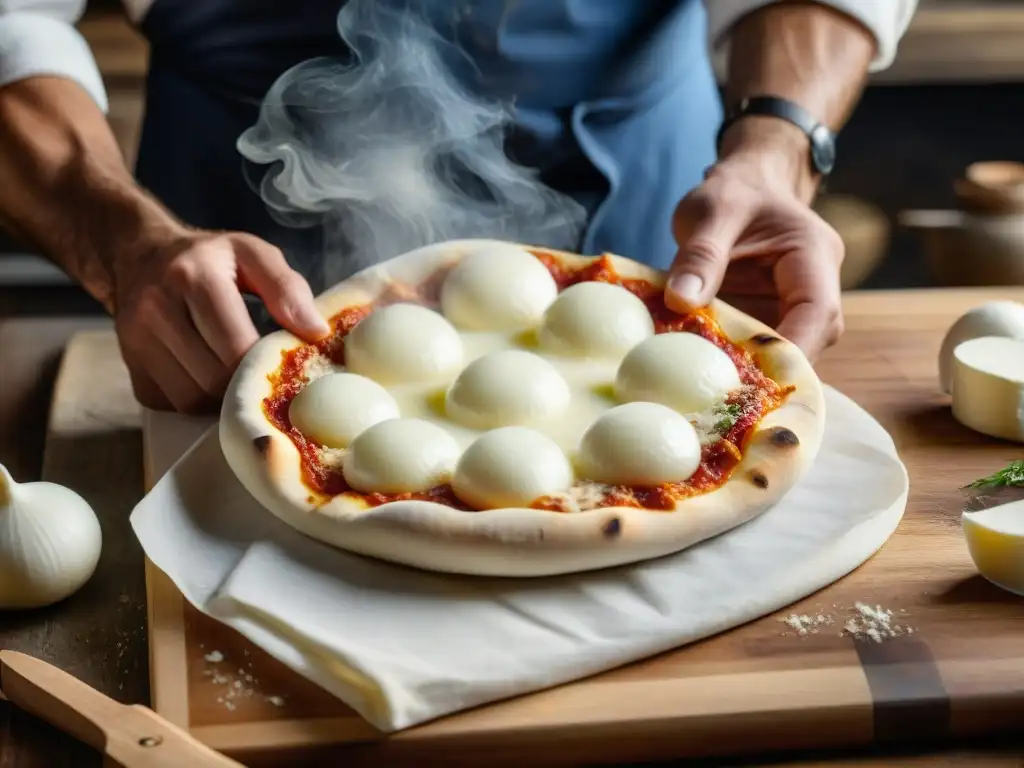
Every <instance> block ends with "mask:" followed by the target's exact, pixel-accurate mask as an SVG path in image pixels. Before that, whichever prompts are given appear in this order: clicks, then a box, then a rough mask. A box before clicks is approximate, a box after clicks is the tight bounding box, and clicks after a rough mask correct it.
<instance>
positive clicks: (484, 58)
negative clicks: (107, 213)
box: [136, 0, 721, 292]
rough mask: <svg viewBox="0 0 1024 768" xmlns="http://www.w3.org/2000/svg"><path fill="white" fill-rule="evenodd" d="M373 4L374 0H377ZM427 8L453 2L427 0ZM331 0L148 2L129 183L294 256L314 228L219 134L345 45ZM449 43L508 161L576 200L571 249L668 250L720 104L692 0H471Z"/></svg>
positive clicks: (210, 224)
mask: <svg viewBox="0 0 1024 768" xmlns="http://www.w3.org/2000/svg"><path fill="white" fill-rule="evenodd" d="M381 1H382V2H386V0H381ZM433 1H434V2H437V3H440V5H439V6H436V7H440V8H450V9H455V8H460V9H462V10H465V7H466V3H459V2H452V1H451V0H433ZM342 4H343V0H298V1H297V2H283V1H282V0H244V2H243V0H202V2H196V1H195V0H156V2H155V3H154V5H153V6H152V8H151V9H150V11H149V12H148V14H147V16H146V18H145V19H144V21H143V23H142V31H143V33H144V34H145V35H146V36H147V37H148V39H149V41H150V43H151V59H150V72H149V78H148V88H147V103H146V116H145V121H144V124H143V130H142V138H141V144H140V147H139V155H138V161H137V166H136V174H137V176H138V178H139V180H140V182H141V183H142V184H143V185H145V186H146V187H147V188H149V189H150V190H152V192H153V193H154V194H156V195H157V196H158V197H159V198H160V199H161V200H162V201H163V202H164V203H165V204H166V205H167V206H168V207H169V208H170V209H171V210H172V211H174V212H175V213H176V214H177V215H178V216H180V217H181V218H182V219H183V220H185V221H186V222H188V223H190V224H192V225H194V226H198V227H205V228H210V229H219V230H243V231H247V232H252V233H254V234H256V235H258V236H260V237H262V238H264V239H266V240H267V241H269V242H272V243H274V244H275V245H278V246H279V247H280V248H281V249H282V250H283V251H284V253H285V255H286V256H287V257H288V259H289V261H290V262H291V263H292V264H294V265H295V266H296V267H297V268H299V269H300V271H303V272H304V273H305V275H306V277H307V279H309V280H310V282H311V284H312V286H313V288H314V290H315V291H317V292H319V291H320V290H322V289H323V288H324V287H325V286H324V285H323V276H322V274H318V273H315V271H314V269H315V268H314V267H311V266H310V265H308V264H306V263H305V261H304V260H303V259H301V258H300V254H302V253H309V252H311V251H312V252H317V253H319V252H320V250H321V242H320V239H321V237H322V235H321V233H320V232H319V231H318V230H317V229H315V228H306V229H297V228H290V227H286V226H283V225H281V224H278V223H276V222H275V221H274V220H273V219H272V218H271V216H270V215H269V214H268V212H267V211H266V208H265V206H264V204H263V201H262V200H261V198H260V197H259V195H258V194H257V193H256V192H254V191H253V189H252V187H251V185H250V183H249V182H248V181H247V178H246V173H245V172H244V169H243V159H242V157H241V156H240V155H239V153H238V151H237V149H236V146H235V142H236V140H237V139H238V136H239V135H240V134H241V133H242V132H243V131H245V129H246V128H248V127H250V126H251V125H253V124H254V123H255V122H256V121H257V117H258V111H259V105H260V102H261V100H262V98H263V96H264V94H265V93H266V92H267V90H268V89H269V88H270V86H271V84H272V83H273V82H274V80H276V79H277V78H278V77H279V76H280V75H281V74H282V73H283V72H284V71H286V70H287V69H288V68H290V67H292V66H293V65H295V64H298V63H300V62H302V61H305V60H307V59H309V58H312V57H317V56H336V57H345V56H346V55H347V53H348V51H347V50H346V49H345V46H344V44H343V43H342V41H341V39H340V37H339V35H338V33H337V28H336V18H337V14H338V11H339V9H340V7H341V5H342ZM469 5H470V6H471V7H472V8H471V10H472V12H471V13H460V14H459V20H458V21H457V25H461V27H459V26H457V27H456V30H457V32H456V33H457V39H458V41H459V42H460V44H461V45H462V46H463V47H464V48H465V50H466V53H467V54H468V55H469V56H470V57H471V58H472V60H473V63H474V65H475V66H476V67H477V68H478V69H479V71H480V72H481V73H482V74H483V75H484V79H485V80H486V81H487V82H489V83H491V84H492V85H491V87H493V88H494V90H495V91H497V92H496V93H489V94H487V95H490V96H498V97H501V98H514V99H515V105H516V111H515V125H514V129H513V131H512V133H511V135H510V137H509V140H508V141H509V146H510V147H512V148H514V153H515V157H516V159H517V160H518V161H519V162H521V163H523V164H526V165H531V166H534V167H536V168H538V169H539V170H540V173H541V178H542V179H543V180H544V181H545V182H546V183H547V184H548V185H549V186H551V187H553V188H555V189H557V190H559V191H562V192H565V193H567V194H569V195H571V196H572V197H573V198H575V199H576V200H578V201H579V202H580V203H581V204H582V205H583V206H584V207H585V209H586V211H587V215H588V219H587V226H586V229H585V231H584V234H583V236H582V240H581V242H580V243H579V244H578V250H580V251H581V252H583V253H599V252H602V251H613V252H616V253H620V254H623V255H626V256H629V257H631V258H634V259H637V260H638V261H642V262H645V263H648V264H651V265H653V266H656V267H666V266H667V265H668V264H669V263H670V262H671V260H672V257H673V256H674V254H675V243H674V241H673V239H672V233H671V215H672V211H673V209H674V208H675V206H676V204H677V203H678V202H679V200H680V198H682V197H683V196H684V195H685V194H686V193H687V192H688V191H689V190H690V189H691V188H692V187H694V186H695V185H696V184H698V183H699V182H700V180H701V178H702V174H703V172H704V169H705V168H707V166H709V165H710V164H711V163H712V162H713V161H714V158H715V148H714V136H715V131H716V129H717V127H718V124H719V122H720V120H721V105H720V101H719V94H718V90H717V88H716V85H715V80H714V76H713V73H712V70H711V66H710V63H709V59H708V55H707V47H706V23H707V22H706V17H705V13H704V7H703V3H702V1H701V0H473V1H472V2H470V3H469ZM311 272H312V273H311Z"/></svg>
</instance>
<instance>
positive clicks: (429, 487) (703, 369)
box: [220, 240, 824, 576]
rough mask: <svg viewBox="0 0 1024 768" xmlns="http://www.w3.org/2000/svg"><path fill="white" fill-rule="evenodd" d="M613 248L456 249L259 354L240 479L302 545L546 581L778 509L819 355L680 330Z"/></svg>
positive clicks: (802, 455)
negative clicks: (307, 336) (317, 332)
mask: <svg viewBox="0 0 1024 768" xmlns="http://www.w3.org/2000/svg"><path fill="white" fill-rule="evenodd" d="M664 286H665V275H664V274H663V273H661V272H659V271H657V270H653V269H651V268H648V267H645V266H643V265H641V264H638V263H637V262H634V261H631V260H629V259H625V258H622V257H619V256H614V255H611V254H605V255H603V256H599V257H583V256H578V255H575V254H569V253H565V252H561V251H552V250H549V249H542V248H534V247H529V246H525V245H519V244H515V243H504V242H497V241H490V240H468V241H452V242H446V243H439V244H437V245H434V246H430V247H428V248H423V249H419V250H416V251H413V252H410V253H408V254H405V255H403V256H399V257H397V258H395V259H391V260H389V261H386V262H384V263H382V264H379V265H377V266H375V267H373V268H370V269H368V270H364V271H363V272H360V273H359V274H357V275H354V276H353V277H351V278H349V279H348V280H346V281H344V282H343V283H341V284H339V285H338V286H336V287H335V288H334V289H332V290H331V291H329V292H328V293H326V294H324V295H323V296H321V297H319V298H318V299H317V305H318V307H319V309H320V311H321V312H322V313H323V315H324V316H325V317H326V318H327V319H328V320H329V322H330V325H331V327H332V333H331V335H330V336H329V337H328V338H327V339H325V340H324V341H322V342H320V343H317V344H304V343H302V342H301V341H300V340H299V339H297V338H295V337H294V336H292V335H291V334H288V333H286V332H283V331H282V332H278V333H275V334H272V335H270V336H268V337H266V338H264V339H262V340H260V342H258V343H257V344H256V345H255V346H254V347H253V348H252V350H250V352H249V353H248V354H247V355H246V357H245V359H244V360H243V362H242V364H241V366H240V367H239V369H238V371H237V372H236V373H235V376H234V377H233V379H232V381H231V385H230V386H229V388H228V393H227V395H226V396H225V400H224V405H223V408H222V411H221V420H220V436H221V445H222V447H223V450H224V455H225V457H226V458H227V461H228V464H229V466H230V467H231V468H232V470H233V471H234V473H235V474H236V475H237V477H238V478H239V479H240V481H241V482H242V484H243V485H244V486H245V487H246V488H247V489H248V490H249V492H250V493H251V494H252V495H253V497H254V498H255V499H256V500H258V501H259V502H260V503H261V504H262V505H263V506H265V507H266V508H267V509H269V510H270V511H271V512H272V513H273V514H275V515H277V516H278V517H279V518H281V519H282V520H284V521H285V522H286V523H288V524H289V525H292V526H293V527H295V528H297V529H298V530H300V531H302V532H304V533H305V534H307V535H309V536H312V537H314V538H317V539H319V540H321V541H324V542H327V543H329V544H332V545H334V546H337V547H340V548H343V549H347V550H349V551H352V552H357V553H361V554H364V555H369V556H373V557H378V558H382V559H386V560H392V561H395V562H399V563H404V564H407V565H412V566H416V567H420V568H426V569H432V570H439V571H449V572H459V573H469V574H487V575H500V576H540V575H547V574H556V573H567V572H573V571H581V570H588V569H593V568H601V567H606V566H612V565H619V564H623V563H629V562H635V561H638V560H643V559H648V558H652V557H658V556H661V555H665V554H668V553H671V552H677V551H679V550H681V549H685V548H686V547H689V546H692V545H693V544H696V543H697V542H699V541H702V540H704V539H706V538H708V537H710V536H716V535H719V534H723V533H725V532H727V531H729V530H730V529H731V528H734V527H736V526H737V525H740V524H741V523H743V522H745V521H747V520H749V519H751V518H752V517H755V516H756V515H758V514H761V513H762V512H764V511H765V510H767V509H769V508H770V507H771V506H772V505H773V504H774V503H775V502H777V501H778V500H779V499H780V498H781V497H782V496H783V495H784V494H785V493H786V492H787V491H788V490H789V489H790V488H791V487H792V486H793V484H794V483H795V482H796V481H797V480H798V479H799V477H800V476H801V475H802V474H803V472H805V471H806V469H807V467H808V466H809V464H810V462H811V461H812V460H813V458H814V456H815V454H816V452H817V450H818V446H819V444H820V440H821V432H822V427H823V423H824V404H823V397H822V389H821V383H820V381H819V380H818V378H817V376H816V375H815V373H814V371H813V369H812V367H811V366H810V364H809V362H808V361H807V360H806V358H805V357H804V356H803V355H802V354H801V353H800V351H799V350H798V349H797V348H796V347H795V346H794V345H793V344H791V343H790V342H788V341H786V340H785V339H782V338H780V337H779V336H778V335H777V334H776V333H774V331H772V330H771V329H770V328H767V327H766V326H764V325H762V324H760V323H759V322H757V321H755V320H753V319H752V318H750V317H748V316H746V315H744V314H742V313H740V312H738V311H737V310H736V309H734V308H733V307H730V306H728V305H727V304H724V303H722V302H718V301H715V302H714V303H713V304H712V305H711V306H710V307H707V308H704V309H700V310H698V311H695V312H692V313H689V314H685V315H680V314H676V313H674V312H672V311H671V310H669V309H668V307H667V306H666V304H665V301H664Z"/></svg>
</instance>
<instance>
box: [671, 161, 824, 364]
mask: <svg viewBox="0 0 1024 768" xmlns="http://www.w3.org/2000/svg"><path fill="white" fill-rule="evenodd" d="M673 231H674V234H675V238H676V242H677V243H678V245H679V251H678V254H677V256H676V259H675V262H674V263H673V265H672V269H671V273H670V277H669V283H668V288H667V290H666V295H665V300H666V303H667V304H668V306H669V307H670V308H671V309H673V310H675V311H678V312H687V311H692V310H693V309H696V308H698V307H702V306H705V305H707V304H708V303H709V302H710V301H711V300H712V299H713V298H715V296H716V295H717V296H719V297H720V298H721V299H722V300H723V301H726V302H728V303H729V304H732V305H733V306H736V307H737V308H738V309H740V310H742V311H745V312H747V313H748V314H751V315H753V316H754V317H756V318H758V319H759V320H762V321H763V322H765V323H767V324H769V325H771V326H773V327H775V328H776V329H777V330H778V332H779V334H780V335H781V336H783V337H785V338H787V339H789V340H790V341H792V342H793V343H795V344H796V345H797V346H799V347H800V348H801V349H802V350H803V351H804V352H805V354H807V356H808V357H809V358H811V359H814V358H815V357H816V356H817V355H818V354H819V353H820V352H821V351H822V350H823V349H825V348H826V347H828V346H830V345H831V344H833V343H835V342H836V341H837V340H838V338H839V336H840V335H841V334H842V332H843V316H842V307H841V304H840V282H839V267H840V264H841V263H842V260H843V250H844V249H843V242H842V240H841V239H840V237H839V235H838V233H837V232H836V231H835V230H834V229H832V228H831V227H830V226H829V225H828V224H826V223H825V221H824V220H823V219H821V217H819V216H818V215H817V214H816V213H814V211H813V210H811V208H810V207H809V206H808V205H807V204H806V203H805V202H804V200H802V199H801V198H800V197H798V195H797V194H796V193H795V192H794V190H793V188H792V185H787V184H786V183H784V182H783V181H777V180H775V179H773V178H772V176H771V174H768V173H765V172H764V170H763V169H762V166H761V164H760V163H759V162H757V161H756V160H755V159H753V158H750V157H745V156H743V155H740V154H738V155H734V156H732V157H729V158H726V159H724V160H722V161H720V162H719V163H718V164H717V165H715V166H713V167H712V168H711V169H710V170H709V171H708V173H707V175H706V177H705V180H704V182H703V183H702V184H701V185H700V186H699V187H697V188H696V189H694V190H693V191H692V192H691V193H690V194H688V195H687V196H686V197H685V198H683V200H682V202H681V203H680V204H679V206H678V207H677V209H676V212H675V216H674V219H673Z"/></svg>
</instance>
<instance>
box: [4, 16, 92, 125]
mask: <svg viewBox="0 0 1024 768" xmlns="http://www.w3.org/2000/svg"><path fill="white" fill-rule="evenodd" d="M84 6H85V0H0V87H3V86H5V85H8V84H10V83H14V82H17V81H18V80H24V79H25V78H27V77H33V76H35V75H55V76H58V77H66V78H68V79H69V80H73V81H74V82H76V83H78V84H79V85H80V86H81V87H82V88H84V89H85V90H86V92H87V93H88V94H89V95H90V96H91V97H92V98H93V100H94V101H95V102H96V103H97V104H98V105H99V107H100V109H102V110H103V111H104V112H106V111H107V92H106V89H105V88H104V87H103V79H102V78H101V77H100V72H99V68H98V67H97V66H96V60H95V59H94V58H93V55H92V52H91V51H90V50H89V45H88V44H87V43H86V42H85V39H84V38H83V37H82V35H81V34H79V32H78V30H77V29H75V26H74V25H75V22H76V21H78V19H79V18H80V17H81V15H82V11H83V8H84Z"/></svg>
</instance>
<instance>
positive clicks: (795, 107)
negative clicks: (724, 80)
mask: <svg viewBox="0 0 1024 768" xmlns="http://www.w3.org/2000/svg"><path fill="white" fill-rule="evenodd" d="M751 115H759V116H763V117H777V118H779V119H780V120H786V121H787V122H790V123H792V124H793V125H795V126H796V127H797V128H799V129H800V130H802V131H803V132H804V133H805V134H806V135H807V138H808V140H809V141H810V144H811V152H810V154H811V166H812V167H813V168H814V170H815V171H817V172H818V173H820V174H821V175H822V176H828V175H829V174H830V173H831V172H832V168H833V167H835V164H836V137H835V134H834V133H832V131H831V130H829V127H828V126H827V125H823V124H822V123H820V122H818V120H817V119H816V118H815V117H814V116H813V115H812V114H811V113H810V112H808V111H807V110H806V109H804V108H803V107H801V106H800V105H799V104H796V103H795V102H792V101H789V100H788V99H783V98H780V97H778V96H751V97H749V98H746V99H743V100H742V101H741V102H739V103H738V104H737V105H736V106H734V107H732V108H731V109H730V110H728V112H726V115H725V120H724V121H723V122H722V127H721V128H719V129H718V137H717V140H716V144H717V146H718V148H719V150H721V147H722V136H723V135H724V134H725V132H726V131H727V130H729V128H730V127H731V126H732V125H733V123H735V122H736V121H737V120H741V119H742V118H744V117H748V116H751Z"/></svg>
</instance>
